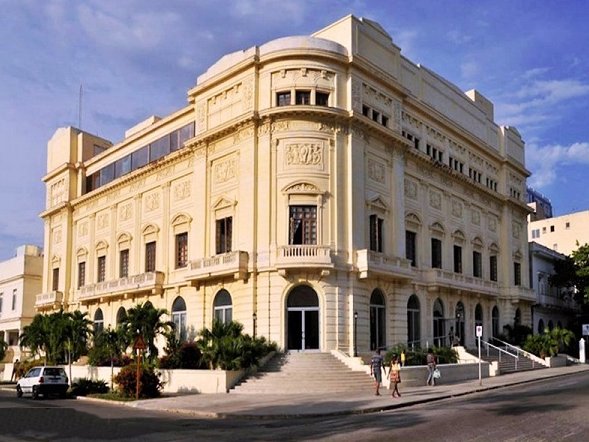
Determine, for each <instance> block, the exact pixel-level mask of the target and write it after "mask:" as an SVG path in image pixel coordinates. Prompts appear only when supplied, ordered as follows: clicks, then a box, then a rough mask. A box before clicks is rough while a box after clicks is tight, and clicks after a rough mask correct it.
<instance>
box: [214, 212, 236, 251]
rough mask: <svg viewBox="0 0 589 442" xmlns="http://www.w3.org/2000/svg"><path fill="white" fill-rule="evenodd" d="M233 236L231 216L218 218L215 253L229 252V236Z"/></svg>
mask: <svg viewBox="0 0 589 442" xmlns="http://www.w3.org/2000/svg"><path fill="white" fill-rule="evenodd" d="M232 237H233V217H232V216H228V217H226V218H222V219H218V220H217V222H216V236H215V253H216V254H217V255H220V254H222V253H228V252H231V246H232V244H231V238H232Z"/></svg>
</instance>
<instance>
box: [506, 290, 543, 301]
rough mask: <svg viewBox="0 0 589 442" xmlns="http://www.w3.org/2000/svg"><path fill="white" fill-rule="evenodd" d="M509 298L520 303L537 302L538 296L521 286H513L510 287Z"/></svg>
mask: <svg viewBox="0 0 589 442" xmlns="http://www.w3.org/2000/svg"><path fill="white" fill-rule="evenodd" d="M508 295H509V298H510V300H511V301H512V302H519V301H530V302H535V301H536V294H535V293H534V291H533V290H532V289H529V288H526V287H521V286H513V287H509V291H508Z"/></svg>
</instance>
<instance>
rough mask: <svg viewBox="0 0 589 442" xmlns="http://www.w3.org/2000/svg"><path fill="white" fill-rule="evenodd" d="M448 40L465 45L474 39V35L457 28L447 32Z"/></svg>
mask: <svg viewBox="0 0 589 442" xmlns="http://www.w3.org/2000/svg"><path fill="white" fill-rule="evenodd" d="M446 37H447V38H448V40H450V41H451V42H452V43H455V44H457V45H463V44H466V43H468V42H469V41H471V40H472V36H470V35H467V34H464V33H462V32H460V31H459V30H457V29H454V30H452V31H450V32H448V33H447V34H446Z"/></svg>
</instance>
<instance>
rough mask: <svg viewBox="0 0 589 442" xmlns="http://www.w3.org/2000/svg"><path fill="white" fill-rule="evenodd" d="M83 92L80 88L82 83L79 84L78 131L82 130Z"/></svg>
mask: <svg viewBox="0 0 589 442" xmlns="http://www.w3.org/2000/svg"><path fill="white" fill-rule="evenodd" d="M83 93H84V90H83V88H82V83H80V95H79V99H78V129H80V130H81V129H82V95H83Z"/></svg>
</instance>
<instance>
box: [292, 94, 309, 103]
mask: <svg viewBox="0 0 589 442" xmlns="http://www.w3.org/2000/svg"><path fill="white" fill-rule="evenodd" d="M295 100H296V101H295V102H296V104H311V91H296V93H295Z"/></svg>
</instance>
